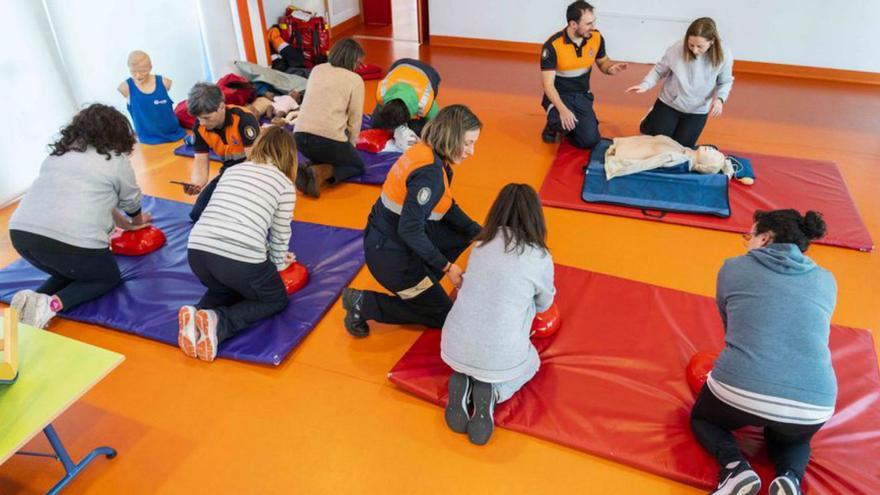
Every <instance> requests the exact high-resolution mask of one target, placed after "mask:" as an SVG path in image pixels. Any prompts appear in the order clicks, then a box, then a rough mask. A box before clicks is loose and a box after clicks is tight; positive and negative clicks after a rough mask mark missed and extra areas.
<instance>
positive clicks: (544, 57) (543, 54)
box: [541, 48, 550, 60]
mask: <svg viewBox="0 0 880 495" xmlns="http://www.w3.org/2000/svg"><path fill="white" fill-rule="evenodd" d="M549 56H550V50H548V49H546V48H544V49H543V50H541V60H547V57H549Z"/></svg>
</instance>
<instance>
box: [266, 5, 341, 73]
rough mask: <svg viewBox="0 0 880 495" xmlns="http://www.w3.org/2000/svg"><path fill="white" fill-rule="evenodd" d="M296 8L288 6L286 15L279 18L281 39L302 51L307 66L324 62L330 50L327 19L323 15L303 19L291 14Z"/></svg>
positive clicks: (310, 66)
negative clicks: (306, 19)
mask: <svg viewBox="0 0 880 495" xmlns="http://www.w3.org/2000/svg"><path fill="white" fill-rule="evenodd" d="M294 10H296V9H294V8H292V7H287V9H286V10H285V11H284V15H283V16H281V17H279V18H278V28H279V29H280V30H281V39H283V40H284V41H286V42H287V43H289V44H290V46H292V47H293V48H296V49H299V50H301V51H302V53H303V57H304V58H305V61H306V68H312V67H314V66H316V65H318V64H323V63H324V62H326V61H327V54H328V53H329V52H330V29H329V27H328V26H327V21H325V20H324V18H323V17H321V16H312V18H311V19H309V20H308V21H303V20H302V19H297V18H296V17H294V16H293V15H291V14H293V11H294Z"/></svg>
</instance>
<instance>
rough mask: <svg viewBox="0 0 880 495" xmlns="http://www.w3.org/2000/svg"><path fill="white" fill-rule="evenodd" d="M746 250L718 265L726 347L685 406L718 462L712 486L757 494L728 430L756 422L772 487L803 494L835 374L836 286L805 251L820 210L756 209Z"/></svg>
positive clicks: (819, 230) (819, 225) (817, 232)
mask: <svg viewBox="0 0 880 495" xmlns="http://www.w3.org/2000/svg"><path fill="white" fill-rule="evenodd" d="M754 220H755V223H754V225H753V226H752V231H751V232H750V233H748V234H745V235H744V237H745V239H746V242H747V244H746V245H747V247H748V249H749V252H748V254H746V255H745V256H739V257H736V258H731V259H728V260H727V261H725V262H724V266H722V267H721V271H719V272H718V282H717V289H716V301H717V304H718V309H719V312H720V313H721V321H722V322H723V323H724V329H725V337H724V340H725V343H726V346H725V347H724V350H722V351H721V355H720V356H719V357H718V360H717V361H716V362H715V366H714V368H713V369H712V372H711V373H710V374H709V377H708V379H707V381H706V385H705V386H704V387H703V389H702V391H701V392H700V394H699V396H698V397H697V401H696V403H695V404H694V408H693V410H692V412H691V429H692V430H693V432H694V435H695V436H696V437H697V440H698V441H699V442H700V444H701V445H702V446H703V448H705V449H706V451H707V452H709V453H710V454H711V455H713V456H714V457H715V458H716V459H717V460H718V463H719V464H720V465H721V471H720V474H719V483H718V488H717V489H716V491H715V492H713V493H717V494H727V493H730V494H734V493H735V494H739V495H749V494H755V493H758V490H759V489H760V487H761V480H760V478H759V477H758V475H757V474H756V473H755V472H754V471H753V470H752V469H751V467H750V466H749V463H748V461H746V458H745V456H743V453H742V452H741V451H740V449H739V447H738V446H737V443H736V440H735V439H734V437H733V435H732V434H731V431H733V430H737V429H739V428H742V427H744V426H749V425H751V426H759V427H763V428H764V440H765V442H766V444H767V451H768V454H769V455H770V459H771V460H772V461H773V463H774V465H775V468H776V478H775V479H773V481H772V483H771V484H770V489H769V493H770V494H771V495H778V494H785V495H793V494H798V493H801V490H800V482H801V479H802V478H803V476H804V472H805V471H806V468H807V463H808V461H809V458H810V439H811V438H812V437H813V435H814V434H815V433H816V432H817V431H819V429H820V428H821V427H822V425H823V424H825V422H826V421H828V419H829V418H831V415H832V414H833V413H834V405H835V401H836V399H837V380H836V378H835V375H834V369H833V368H832V365H831V351H830V350H829V349H828V336H829V333H830V328H831V314H832V313H833V312H834V305H835V302H836V299H837V284H836V282H835V280H834V276H833V275H832V274H831V272H829V271H828V270H825V269H824V268H822V267H820V266H818V265H816V263H814V262H813V260H811V259H810V258H808V257H807V256H804V254H803V253H804V251H806V250H807V247H809V245H810V241H811V240H813V239H819V238H821V237H822V236H823V235H824V234H825V222H824V221H823V220H822V216H821V215H820V214H819V213H817V212H814V211H808V212H807V213H806V215H804V216H801V215H800V213H798V212H797V211H796V210H775V211H757V212H755V215H754Z"/></svg>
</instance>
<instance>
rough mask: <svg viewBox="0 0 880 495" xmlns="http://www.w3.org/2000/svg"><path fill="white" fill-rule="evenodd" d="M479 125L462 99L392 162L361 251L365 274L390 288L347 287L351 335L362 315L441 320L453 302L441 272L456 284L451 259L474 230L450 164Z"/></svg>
mask: <svg viewBox="0 0 880 495" xmlns="http://www.w3.org/2000/svg"><path fill="white" fill-rule="evenodd" d="M481 127H482V124H481V123H480V120H479V119H478V118H477V116H476V115H474V114H473V113H472V112H471V111H470V109H468V108H467V107H466V106H464V105H452V106H449V107H446V108H444V109H443V110H441V111H440V112H439V113H438V114H437V117H436V118H434V119H433V120H432V121H431V122H429V123H428V125H426V126H425V129H424V131H423V133H422V141H420V142H419V143H417V144H416V145H414V146H413V147H411V148H410V149H408V150H407V151H406V153H404V154H403V156H401V157H400V159H398V160H397V162H396V163H395V164H394V166H393V167H391V170H390V171H389V172H388V177H387V178H386V179H385V184H384V185H383V186H382V195H381V196H380V198H379V199H378V200H377V201H376V204H375V205H374V206H373V210H372V212H370V217H369V219H368V220H367V228H366V231H365V233H364V252H365V255H366V261H367V267H368V268H369V269H370V273H372V274H373V276H374V277H375V278H376V280H377V281H378V282H379V283H380V284H382V286H383V287H385V288H386V289H388V290H389V291H391V292H392V293H393V294H394V295H387V294H380V293H378V292H373V291H361V290H355V289H350V288H348V289H345V290H344V291H343V292H342V305H343V307H344V308H345V309H346V311H347V313H346V315H345V328H346V330H348V332H349V333H350V334H351V335H353V336H355V337H366V336H367V335H368V334H369V333H370V327H369V326H368V324H367V320H375V321H378V322H382V323H400V324H406V323H418V324H422V325H425V326H428V327H432V328H440V327H442V326H443V322H444V321H445V320H446V314H447V313H449V309H450V308H451V307H452V301H451V300H450V299H449V296H448V295H446V292H445V291H444V290H443V288H442V287H441V286H440V279H442V278H443V276H444V274H445V275H447V276H448V277H449V280H450V281H451V282H452V284H453V285H454V286H456V287H459V286H460V285H461V275H462V271H461V268H459V267H458V265H456V264H455V260H456V259H457V258H458V257H459V256H460V255H461V253H463V252H464V250H465V249H467V247H468V246H469V245H470V243H471V241H472V240H473V239H474V237H476V235H477V234H479V233H480V225H479V224H478V223H477V222H475V221H473V220H471V218H470V217H469V216H467V214H466V213H465V212H464V211H463V210H462V209H461V208H460V207H459V206H458V204H456V202H455V200H454V199H453V197H452V190H451V189H450V184H451V183H452V165H455V164H459V163H461V162H462V161H464V160H465V159H466V158H468V157H469V156H471V155H473V154H474V145H475V144H476V142H477V139H478V138H479V137H480V128H481Z"/></svg>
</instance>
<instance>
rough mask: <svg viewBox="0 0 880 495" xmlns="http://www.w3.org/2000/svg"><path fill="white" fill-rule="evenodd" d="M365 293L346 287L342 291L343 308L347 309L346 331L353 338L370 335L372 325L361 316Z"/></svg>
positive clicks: (344, 321)
mask: <svg viewBox="0 0 880 495" xmlns="http://www.w3.org/2000/svg"><path fill="white" fill-rule="evenodd" d="M363 302H364V291H362V290H357V289H352V288H350V287H346V288H345V289H342V308H343V309H345V319H344V320H343V323H345V329H346V330H347V331H348V333H350V334H351V336H352V337H357V338H363V337H366V336H367V335H370V325H368V324H367V320H365V319H364V317H363V316H362V315H361V305H362V304H363Z"/></svg>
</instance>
